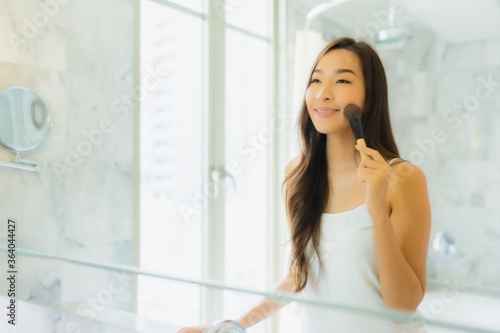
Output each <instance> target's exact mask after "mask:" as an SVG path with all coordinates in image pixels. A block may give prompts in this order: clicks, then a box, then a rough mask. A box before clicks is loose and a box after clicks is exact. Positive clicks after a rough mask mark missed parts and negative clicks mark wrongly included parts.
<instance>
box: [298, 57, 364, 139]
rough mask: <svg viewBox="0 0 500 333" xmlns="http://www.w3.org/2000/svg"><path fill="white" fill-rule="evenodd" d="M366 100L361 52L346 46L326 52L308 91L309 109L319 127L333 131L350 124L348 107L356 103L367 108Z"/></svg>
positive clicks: (320, 130)
mask: <svg viewBox="0 0 500 333" xmlns="http://www.w3.org/2000/svg"><path fill="white" fill-rule="evenodd" d="M364 102H365V78H364V77H363V71H362V68H361V61H360V60H359V57H358V56H357V54H356V53H354V52H352V51H349V50H346V49H336V50H332V51H329V52H328V53H326V54H325V55H324V56H323V57H322V58H321V59H320V60H319V62H318V64H317V65H316V67H315V69H314V71H313V74H312V76H311V82H310V84H309V87H308V88H307V91H306V105H307V110H308V112H309V116H310V117H311V120H312V122H313V124H314V127H315V128H316V130H317V131H318V132H320V133H323V134H329V133H333V132H338V131H342V130H346V128H350V127H349V122H348V121H347V120H346V119H345V117H344V115H343V111H344V108H345V107H346V105H348V104H351V103H352V104H356V105H358V106H359V107H360V108H361V109H362V110H363V107H364Z"/></svg>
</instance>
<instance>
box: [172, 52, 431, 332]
mask: <svg viewBox="0 0 500 333" xmlns="http://www.w3.org/2000/svg"><path fill="white" fill-rule="evenodd" d="M364 84H365V83H364V77H363V74H362V67H361V62H360V60H359V58H358V56H357V55H356V54H355V53H353V52H351V51H348V50H345V49H338V50H333V51H330V52H328V53H326V54H325V55H324V56H323V57H322V58H321V59H320V61H319V62H318V64H317V66H316V68H315V71H314V72H313V74H312V77H311V82H310V85H309V87H308V89H307V92H306V105H307V108H308V112H309V115H310V117H311V120H312V122H313V124H314V126H315V128H316V130H317V131H319V132H320V133H324V134H326V135H327V147H326V156H327V163H328V182H329V185H330V187H331V190H330V198H329V201H328V204H327V207H326V209H325V213H338V212H342V211H346V210H350V209H353V208H355V207H358V206H360V205H361V204H363V203H364V204H365V206H366V208H367V210H368V213H369V215H370V217H371V220H372V223H373V232H374V238H375V247H376V252H377V259H378V263H379V277H380V288H381V294H382V298H383V300H384V303H385V304H386V305H387V307H388V308H391V309H397V310H406V311H410V312H413V311H415V310H416V308H417V306H418V305H419V304H420V302H421V301H422V298H423V296H424V294H425V286H426V278H425V276H426V258H427V248H428V242H429V235H430V224H431V212H430V204H429V197H428V193H427V184H426V179H425V175H424V174H423V172H422V171H421V170H420V169H419V168H418V167H417V166H415V165H412V164H410V163H408V162H401V163H397V164H394V165H393V166H392V167H391V166H389V164H388V163H387V161H386V160H385V159H384V158H383V157H382V156H381V155H380V153H379V152H378V151H376V150H374V149H371V148H369V147H361V146H357V145H355V138H354V134H353V133H352V130H351V128H350V126H349V122H348V121H347V120H346V119H345V117H344V116H343V114H342V113H341V111H339V112H336V114H334V115H333V116H331V117H321V116H320V115H321V114H319V112H322V111H323V112H329V111H333V110H336V109H338V110H344V108H345V106H346V105H348V104H350V103H353V104H356V105H358V106H360V107H361V109H363V106H364V101H365V87H364ZM359 152H362V153H365V154H366V155H368V156H369V159H364V160H363V161H362V160H361V159H360V155H359ZM296 163H297V159H294V160H292V161H291V162H290V163H289V164H288V165H287V168H286V170H285V173H288V172H289V171H290V170H292V169H293V167H294V165H295V164H296ZM276 289H278V290H281V291H288V292H293V291H294V290H295V283H294V279H293V277H292V276H290V275H288V276H286V277H285V278H284V279H283V280H282V281H280V282H279V283H278V285H277V286H276ZM285 305H286V304H285V303H280V302H273V301H269V300H263V301H262V302H261V303H259V304H258V305H257V306H255V307H254V308H252V309H251V310H250V311H249V312H248V313H247V314H245V315H244V316H243V317H241V318H240V320H239V321H240V323H241V324H242V326H243V327H245V328H246V327H250V326H253V325H255V324H257V323H258V322H260V321H262V320H264V319H266V318H267V317H269V316H271V315H272V314H273V313H275V312H276V311H278V310H279V309H281V308H282V307H283V306H285ZM203 329H204V327H190V328H184V329H183V330H181V331H180V332H181V333H201V332H202V331H203Z"/></svg>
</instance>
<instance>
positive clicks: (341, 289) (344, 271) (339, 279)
mask: <svg viewBox="0 0 500 333" xmlns="http://www.w3.org/2000/svg"><path fill="white" fill-rule="evenodd" d="M321 223H322V225H321V238H320V244H321V245H320V251H321V260H322V263H323V266H322V271H321V272H320V269H319V262H318V258H317V256H315V255H314V256H313V259H312V263H311V267H310V270H309V278H308V282H307V285H306V287H305V288H304V291H303V292H304V295H305V296H308V297H317V298H321V299H322V300H325V301H328V302H331V303H336V304H342V305H349V306H354V307H359V308H363V309H372V310H387V307H386V306H385V304H384V302H383V299H382V295H381V292H380V282H379V274H378V262H377V255H376V249H375V240H374V235H373V228H372V221H371V219H370V215H369V214H368V210H367V209H366V207H365V205H364V204H363V205H361V206H359V207H357V208H354V209H351V210H349V211H346V212H342V213H336V214H327V213H325V214H323V217H322V221H321ZM314 281H317V284H315V283H314ZM302 332H303V333H330V332H342V333H344V332H346V333H347V332H349V333H350V332H354V333H357V332H371V333H378V332H380V333H382V332H383V333H391V332H399V333H402V332H408V333H410V332H412V333H413V332H419V333H420V332H426V331H425V329H424V328H422V327H416V326H414V325H410V324H403V325H398V324H395V323H393V322H392V321H391V320H388V319H379V318H378V317H370V316H366V315H360V314H352V313H349V312H346V311H339V310H333V309H323V308H318V307H315V306H310V305H304V306H303V313H302Z"/></svg>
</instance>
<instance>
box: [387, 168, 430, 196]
mask: <svg viewBox="0 0 500 333" xmlns="http://www.w3.org/2000/svg"><path fill="white" fill-rule="evenodd" d="M390 182H391V184H390V185H391V188H392V189H393V190H396V191H398V192H399V191H405V190H412V189H413V190H415V187H421V186H426V183H427V180H426V177H425V174H424V172H423V171H422V169H420V168H419V167H418V166H417V165H415V164H412V163H410V162H407V161H401V162H399V163H395V164H393V165H392V174H391V180H390Z"/></svg>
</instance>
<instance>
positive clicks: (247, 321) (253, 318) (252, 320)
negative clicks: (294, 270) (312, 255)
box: [238, 274, 295, 329]
mask: <svg viewBox="0 0 500 333" xmlns="http://www.w3.org/2000/svg"><path fill="white" fill-rule="evenodd" d="M275 289H276V290H277V291H286V292H290V293H292V292H295V282H294V279H293V278H292V276H291V275H290V274H288V275H287V276H286V277H285V278H283V280H281V281H280V282H279V283H278V284H277V285H276V288H275ZM287 304H288V302H280V301H272V300H268V299H265V300H263V301H261V302H260V303H259V304H257V305H256V306H255V307H254V308H253V309H251V310H250V311H248V312H247V313H246V314H245V315H244V316H243V317H241V318H240V319H239V320H238V321H239V322H240V324H241V326H243V328H245V329H246V328H248V327H251V326H254V325H256V324H258V323H260V322H261V321H263V320H264V319H266V318H268V317H270V316H271V315H273V314H274V313H276V312H277V311H279V310H281V309H282V308H283V307H284V306H285V305H287Z"/></svg>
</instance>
